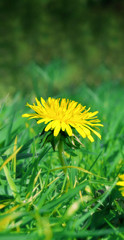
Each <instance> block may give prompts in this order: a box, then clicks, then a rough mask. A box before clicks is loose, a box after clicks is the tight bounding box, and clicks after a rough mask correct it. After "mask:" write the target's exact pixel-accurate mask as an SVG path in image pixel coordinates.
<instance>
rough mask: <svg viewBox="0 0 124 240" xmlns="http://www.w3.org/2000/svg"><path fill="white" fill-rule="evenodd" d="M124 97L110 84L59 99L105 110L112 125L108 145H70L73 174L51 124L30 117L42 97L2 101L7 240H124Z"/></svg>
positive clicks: (2, 227) (104, 119)
mask: <svg viewBox="0 0 124 240" xmlns="http://www.w3.org/2000/svg"><path fill="white" fill-rule="evenodd" d="M123 93H124V87H123V86H120V85H119V84H118V83H112V82H110V83H104V84H101V85H100V86H98V87H95V88H94V89H93V88H92V89H91V88H89V87H88V86H86V85H84V84H83V85H80V86H79V87H77V88H76V89H75V91H74V90H73V92H71V91H68V89H67V90H66V91H63V94H62V93H61V94H59V96H57V97H60V98H63V97H64V98H68V99H71V100H74V101H77V102H79V103H81V104H82V105H83V106H84V105H86V108H87V109H88V108H89V107H91V111H92V112H93V111H99V113H98V118H99V119H100V120H101V123H102V124H103V125H104V127H100V134H101V140H100V139H99V138H97V136H95V134H93V137H94V139H95V141H94V142H90V141H89V140H88V138H84V139H83V138H82V137H81V136H80V135H79V134H77V136H78V137H79V140H80V141H81V143H82V144H80V143H79V142H77V143H76V145H75V146H73V145H71V144H68V145H67V144H65V145H64V160H65V168H64V167H63V166H62V165H61V162H60V159H59V155H58V149H57V148H54V147H52V145H51V143H50V142H49V141H50V140H49V139H48V138H47V137H48V136H47V133H46V134H44V131H43V130H44V125H43V124H37V123H36V121H35V120H34V119H32V120H28V119H25V118H22V114H24V113H29V112H31V110H30V109H28V108H27V107H26V106H25V105H26V103H27V102H29V103H30V104H33V102H34V96H32V95H30V96H27V97H25V98H24V97H22V95H21V94H20V93H18V94H16V95H15V97H13V99H12V100H10V99H8V96H7V97H6V98H4V99H2V100H1V101H0V152H1V157H0V212H1V213H0V239H1V240H11V239H12V240H23V239H25V240H27V239H30V240H34V239H35V240H38V239H39V240H42V239H44V240H58V239H59V240H63V239H67V240H76V239H87V240H91V239H102V240H103V239H104V240H110V239H111V240H113V239H114V240H115V239H116V240H117V239H118V240H120V239H124V197H123V196H122V194H121V191H120V190H119V189H120V187H119V186H117V185H116V183H117V181H118V175H119V174H123V173H124V145H123V143H124V124H123V123H124V122H123V119H124V107H123V102H124V101H123V98H124V97H123ZM38 97H39V96H38ZM41 97H42V96H41ZM48 140H49V141H48ZM65 141H66V139H65Z"/></svg>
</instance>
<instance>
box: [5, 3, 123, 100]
mask: <svg viewBox="0 0 124 240" xmlns="http://www.w3.org/2000/svg"><path fill="white" fill-rule="evenodd" d="M0 11H1V16H2V21H1V27H2V34H1V36H0V48H1V54H0V55H1V56H0V98H3V97H5V96H6V95H9V96H10V97H12V96H13V95H14V94H15V93H17V92H21V94H22V95H23V96H26V95H31V94H34V95H38V96H42V97H45V98H46V97H48V96H57V95H59V94H60V95H61V94H62V93H64V91H70V92H73V91H75V89H76V88H80V86H82V85H83V84H86V85H88V86H90V87H97V86H99V85H100V84H101V83H103V82H105V83H106V82H110V81H112V82H113V84H114V83H115V82H116V83H118V84H122V85H123V84H124V66H123V65H124V1H123V0H122V1H121V0H76V1H75V0H18V1H17V0H11V1H10V0H1V1H0Z"/></svg>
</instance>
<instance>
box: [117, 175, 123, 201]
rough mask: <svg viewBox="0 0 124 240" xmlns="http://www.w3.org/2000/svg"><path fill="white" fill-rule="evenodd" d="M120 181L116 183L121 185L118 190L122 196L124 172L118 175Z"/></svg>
mask: <svg viewBox="0 0 124 240" xmlns="http://www.w3.org/2000/svg"><path fill="white" fill-rule="evenodd" d="M119 178H120V181H118V182H117V183H116V185H118V186H121V188H119V190H120V191H121V194H122V196H123V197H124V174H121V175H119Z"/></svg>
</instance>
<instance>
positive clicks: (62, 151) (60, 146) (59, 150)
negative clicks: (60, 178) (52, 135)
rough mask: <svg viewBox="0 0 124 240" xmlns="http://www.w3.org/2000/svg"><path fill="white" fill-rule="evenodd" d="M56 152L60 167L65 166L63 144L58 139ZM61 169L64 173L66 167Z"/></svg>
mask: <svg viewBox="0 0 124 240" xmlns="http://www.w3.org/2000/svg"><path fill="white" fill-rule="evenodd" d="M58 153H59V159H60V162H61V165H62V167H65V165H66V164H65V160H64V157H63V155H64V144H63V141H62V140H61V139H60V140H59V144H58ZM63 171H64V172H65V173H66V171H67V169H63Z"/></svg>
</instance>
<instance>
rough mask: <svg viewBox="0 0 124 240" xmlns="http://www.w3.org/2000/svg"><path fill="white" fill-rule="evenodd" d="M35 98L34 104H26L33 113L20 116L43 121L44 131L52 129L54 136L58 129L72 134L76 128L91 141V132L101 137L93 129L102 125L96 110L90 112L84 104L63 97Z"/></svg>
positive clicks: (38, 121) (38, 122)
mask: <svg viewBox="0 0 124 240" xmlns="http://www.w3.org/2000/svg"><path fill="white" fill-rule="evenodd" d="M35 100H36V104H35V103H33V105H30V104H28V103H27V106H28V107H29V108H31V109H32V110H34V112H35V113H27V114H23V115H22V117H28V118H29V119H32V118H35V119H37V124H40V123H44V124H45V125H46V127H45V131H46V132H47V131H49V130H53V135H54V136H55V137H56V136H57V135H58V134H59V132H60V131H63V132H66V133H67V134H68V135H69V136H72V135H73V129H76V131H77V132H78V133H79V134H80V135H81V136H82V137H83V138H86V137H87V138H88V139H89V140H90V141H91V142H93V141H94V138H93V137H92V135H91V133H94V134H95V135H97V136H98V137H99V138H100V139H101V135H100V133H99V132H98V131H96V130H94V128H95V129H97V130H99V129H98V126H103V125H102V124H100V120H99V119H98V118H97V113H98V111H95V112H90V108H88V109H87V110H86V106H82V105H81V104H79V103H78V102H75V101H71V100H69V99H65V98H62V99H60V98H58V99H54V98H51V97H49V98H48V99H47V101H45V100H44V99H43V98H42V97H41V101H39V100H38V99H37V98H35Z"/></svg>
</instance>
